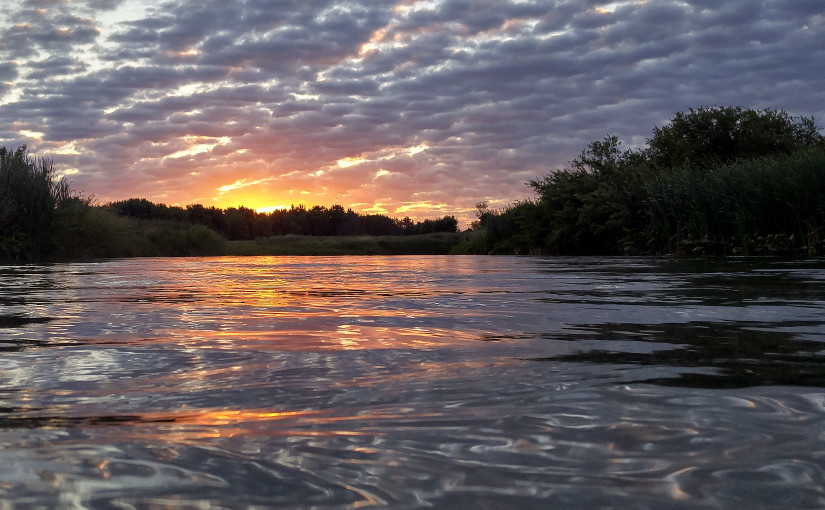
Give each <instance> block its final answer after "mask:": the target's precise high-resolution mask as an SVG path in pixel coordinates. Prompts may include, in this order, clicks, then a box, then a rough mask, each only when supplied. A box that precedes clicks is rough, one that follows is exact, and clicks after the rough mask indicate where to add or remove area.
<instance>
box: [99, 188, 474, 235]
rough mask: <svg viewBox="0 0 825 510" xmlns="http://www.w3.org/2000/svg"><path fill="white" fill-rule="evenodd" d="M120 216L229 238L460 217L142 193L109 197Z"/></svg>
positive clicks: (450, 226)
mask: <svg viewBox="0 0 825 510" xmlns="http://www.w3.org/2000/svg"><path fill="white" fill-rule="evenodd" d="M105 207H106V208H107V209H108V210H110V211H111V212H113V213H115V214H117V215H118V216H124V217H129V218H137V219H143V220H164V221H182V222H187V223H189V224H193V225H203V226H205V227H207V228H210V229H212V230H214V231H215V232H218V233H219V234H221V235H222V236H223V237H225V238H226V239H228V240H230V241H240V240H253V239H259V238H262V237H269V236H273V235H275V236H283V235H308V236H364V235H371V236H378V235H413V234H428V233H433V232H455V231H456V229H457V227H458V220H456V219H455V217H453V216H444V217H443V218H440V219H437V220H424V221H422V222H417V223H415V222H413V221H412V220H411V219H410V218H403V219H401V220H398V219H393V218H389V217H387V216H384V215H379V214H367V215H362V214H358V213H356V212H355V211H353V210H352V209H346V210H345V209H344V208H343V206H340V205H333V206H332V207H330V208H326V207H323V206H319V205H318V206H314V207H312V208H311V209H307V208H306V207H305V206H303V205H298V206H292V207H291V208H289V209H283V210H275V211H272V212H271V213H259V212H256V211H254V210H252V209H249V208H246V207H237V208H236V207H230V208H228V209H225V210H224V209H218V208H216V207H214V206H213V207H205V206H203V205H201V204H193V205H188V206H186V208H185V209H184V208H181V207H177V206H167V205H164V204H155V203H153V202H150V201H148V200H146V199H143V198H140V199H138V198H131V199H129V200H124V201H120V202H112V203H110V204H107V205H106V206H105Z"/></svg>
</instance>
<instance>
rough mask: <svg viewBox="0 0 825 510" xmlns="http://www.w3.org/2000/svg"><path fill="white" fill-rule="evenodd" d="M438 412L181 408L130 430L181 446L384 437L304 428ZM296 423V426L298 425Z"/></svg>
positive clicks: (133, 434)
mask: <svg viewBox="0 0 825 510" xmlns="http://www.w3.org/2000/svg"><path fill="white" fill-rule="evenodd" d="M438 416H440V414H438V413H365V414H357V415H352V416H330V415H329V411H320V410H309V411H271V410H262V409H246V410H242V409H238V410H234V409H204V410H189V409H182V410H180V411H177V412H157V413H144V414H141V415H140V418H139V421H137V422H136V423H134V425H133V426H134V427H135V429H132V430H131V431H130V437H143V438H157V437H163V439H164V440H165V441H167V442H177V443H182V442H186V441H195V440H199V439H221V438H230V437H238V436H245V435H248V434H253V435H255V436H261V435H266V436H270V437H273V436H277V437H335V436H350V437H364V436H383V435H385V434H384V433H382V432H375V431H359V430H347V429H341V428H336V429H332V428H331V429H328V430H310V429H305V428H302V427H306V426H318V425H321V426H324V425H327V426H328V425H334V424H337V423H347V422H359V421H367V422H370V423H374V422H375V421H376V420H390V419H400V418H405V419H408V418H416V419H420V418H435V417H438ZM276 421H283V422H284V423H285V424H287V423H288V424H289V425H290V426H288V427H285V428H270V429H267V430H261V429H260V428H258V427H255V428H253V427H250V426H249V425H251V424H255V423H264V422H276ZM296 422H297V423H296ZM146 425H155V426H157V427H158V429H157V430H154V431H152V432H149V431H148V430H147V429H146V428H145V426H146Z"/></svg>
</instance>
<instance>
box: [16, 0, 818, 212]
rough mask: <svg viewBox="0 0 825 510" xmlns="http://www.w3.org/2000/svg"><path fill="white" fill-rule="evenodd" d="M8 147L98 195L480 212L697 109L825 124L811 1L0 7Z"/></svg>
mask: <svg viewBox="0 0 825 510" xmlns="http://www.w3.org/2000/svg"><path fill="white" fill-rule="evenodd" d="M3 6H4V9H3V11H4V12H3V17H2V21H0V145H5V146H8V147H16V146H18V145H20V144H27V145H28V146H29V148H30V150H31V152H32V153H33V154H35V155H38V156H48V157H50V158H52V159H53V160H54V161H55V164H56V166H57V168H58V169H59V171H60V172H61V174H62V175H67V176H68V177H69V179H70V180H71V181H72V183H73V185H74V187H75V188H76V189H78V190H82V191H84V192H86V193H87V194H92V195H94V197H95V198H96V200H97V201H98V202H107V201H111V200H121V199H126V198H130V197H142V198H148V199H150V200H153V201H157V202H163V203H167V204H178V205H186V204H190V203H202V204H205V205H216V206H218V207H229V206H237V205H246V206H248V207H252V208H256V209H258V208H266V207H276V206H289V205H290V204H299V203H303V204H306V205H308V206H311V205H316V204H319V205H326V206H330V205H333V204H342V205H344V206H351V207H352V208H353V209H355V210H357V211H362V212H380V213H385V214H389V215H390V216H395V217H401V216H404V215H409V216H412V217H417V218H424V217H437V216H443V215H444V214H455V215H456V216H458V217H460V218H462V219H464V218H467V217H468V216H471V211H472V209H473V208H474V204H475V203H476V202H479V201H482V200H486V201H487V202H489V203H490V204H491V205H493V206H503V205H505V204H507V203H508V202H513V201H516V200H519V199H522V198H525V197H528V196H531V194H532V193H531V191H530V189H529V188H528V187H527V186H525V183H526V182H527V181H529V180H530V179H533V178H536V177H540V176H543V175H545V174H547V173H548V172H550V171H552V170H554V169H556V168H560V167H564V166H566V165H567V163H568V162H569V161H570V160H571V159H572V158H574V157H575V156H576V155H577V154H578V153H579V152H580V151H581V149H583V148H584V147H585V146H586V145H587V143H588V142H590V141H593V140H600V139H602V138H603V137H604V136H605V135H607V134H611V135H617V136H618V137H619V138H620V139H621V140H623V142H624V143H625V144H626V145H627V146H640V145H643V144H644V142H645V138H646V137H648V136H649V135H650V134H651V131H652V128H653V127H654V126H657V125H658V126H661V125H662V124H664V123H666V122H667V120H668V119H670V118H671V117H672V116H673V113H674V112H676V111H683V110H686V109H687V108H689V107H698V106H714V105H725V106H727V105H742V106H746V107H753V108H777V109H785V110H786V111H787V112H788V113H790V114H791V115H805V116H811V115H812V116H814V117H816V119H817V122H818V123H819V124H822V123H823V121H825V86H824V85H823V84H825V65H823V64H825V2H823V0H689V1H675V0H648V1H625V2H612V3H605V2H600V1H594V0H425V1H417V0H395V1H390V0H387V1H383V0H354V1H343V0H198V1H184V0H174V1H156V0H84V1H74V0H62V1H61V0H11V1H9V0H4V2H3Z"/></svg>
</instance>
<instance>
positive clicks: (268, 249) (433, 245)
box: [226, 232, 465, 255]
mask: <svg viewBox="0 0 825 510" xmlns="http://www.w3.org/2000/svg"><path fill="white" fill-rule="evenodd" d="M464 239H465V234H462V233H449V232H439V233H434V234H420V235H409V236H353V237H343V236H296V235H287V236H275V237H267V238H262V239H257V240H254V241H228V242H227V244H226V254H227V255H446V254H448V253H450V250H451V249H452V248H453V247H454V246H456V245H458V244H459V243H461V242H462V241H463V240H464Z"/></svg>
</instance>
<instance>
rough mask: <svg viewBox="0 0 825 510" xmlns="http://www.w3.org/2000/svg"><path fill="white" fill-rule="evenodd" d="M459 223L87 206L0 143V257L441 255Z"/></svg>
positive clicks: (43, 163)
mask: <svg viewBox="0 0 825 510" xmlns="http://www.w3.org/2000/svg"><path fill="white" fill-rule="evenodd" d="M457 224H458V221H457V220H456V219H455V218H454V217H452V216H445V217H443V218H440V219H437V220H424V221H421V222H413V221H412V220H411V219H410V218H404V219H401V220H396V219H392V218H389V217H387V216H383V215H360V214H358V213H355V212H354V211H352V210H344V208H343V207H341V206H333V207H331V208H329V209H328V208H325V207H321V206H316V207H313V208H311V209H307V208H305V207H304V206H298V207H292V208H291V209H288V210H285V211H274V212H272V213H269V214H264V213H257V212H255V211H253V210H251V209H247V208H245V207H239V208H229V209H226V210H223V209H218V208H215V207H204V206H202V205H190V206H187V207H186V208H181V207H176V206H166V205H164V204H155V203H152V202H150V201H148V200H146V199H129V200H124V201H120V202H114V203H109V204H105V205H94V204H92V201H91V199H90V198H88V197H84V196H82V195H81V194H79V193H77V192H75V191H73V190H72V189H71V188H70V186H69V184H68V183H67V182H66V181H65V180H64V179H58V178H56V176H55V172H54V165H53V164H52V162H51V161H48V160H45V159H38V158H32V157H30V156H29V154H28V152H27V150H26V147H20V148H19V149H17V150H15V151H9V150H7V149H6V148H0V235H2V237H0V261H13V262H26V261H42V260H68V259H85V258H95V257H142V256H195V255H221V254H253V253H254V254H259V255H276V254H298V255H300V254H392V253H408V254H413V253H447V252H449V250H450V248H451V247H453V246H454V245H455V244H457V243H458V242H459V241H460V240H461V239H462V237H461V235H460V234H458V233H457V232H456V228H457ZM319 236H335V237H336V238H337V237H340V238H341V239H340V240H335V239H333V238H332V237H319ZM356 236H359V237H356ZM396 238H397V239H396ZM345 239H346V241H345Z"/></svg>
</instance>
